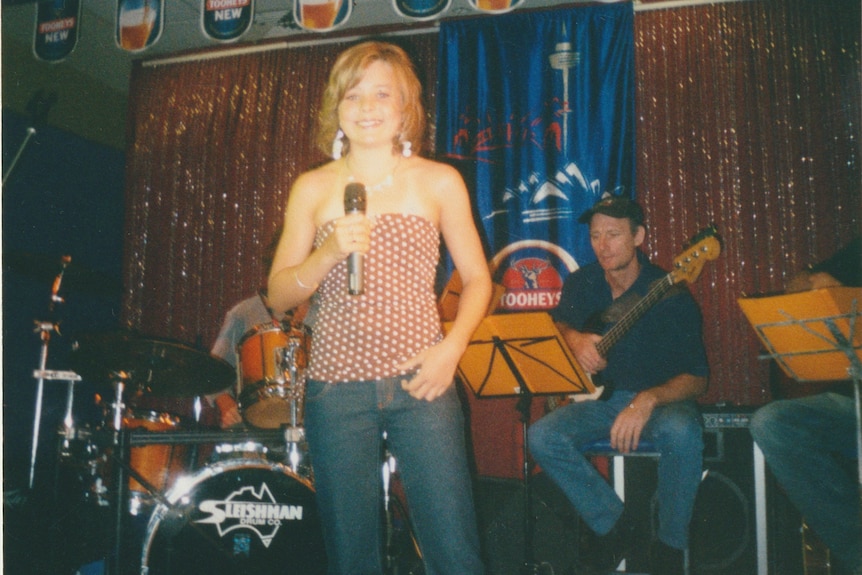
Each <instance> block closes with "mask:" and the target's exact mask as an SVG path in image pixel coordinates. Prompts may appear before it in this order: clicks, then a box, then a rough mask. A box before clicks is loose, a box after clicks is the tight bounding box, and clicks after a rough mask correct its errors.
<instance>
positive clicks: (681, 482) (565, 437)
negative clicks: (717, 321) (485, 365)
mask: <svg viewBox="0 0 862 575" xmlns="http://www.w3.org/2000/svg"><path fill="white" fill-rule="evenodd" d="M634 396H635V394H634V392H627V391H616V392H614V394H613V395H612V396H611V397H610V399H608V400H607V401H585V402H581V403H571V404H569V405H566V406H563V407H560V408H558V409H556V410H555V411H552V412H551V413H549V414H548V415H546V416H544V417H543V418H542V419H540V420H539V421H537V422H536V423H534V424H533V425H532V426H531V427H530V429H529V431H528V435H527V441H528V445H529V447H530V453H531V454H532V456H533V458H534V459H535V460H536V462H537V463H538V464H539V465H540V466H541V467H542V469H544V471H545V473H547V474H548V477H550V478H551V479H552V480H553V481H554V483H556V484H557V485H558V486H559V487H560V489H562V491H563V493H565V494H566V497H568V499H569V501H571V503H572V505H573V506H574V507H575V509H576V510H577V512H578V514H579V515H580V516H581V519H583V521H584V522H585V523H586V524H587V526H588V527H589V528H590V529H592V530H593V531H594V532H595V533H597V534H599V535H604V534H606V533H608V532H609V531H610V530H611V529H612V528H613V526H614V524H615V523H616V522H617V520H618V519H619V518H620V516H621V515H622V513H623V508H624V505H623V502H622V501H620V498H619V497H618V496H617V494H616V493H615V492H614V490H613V488H612V487H611V486H610V484H609V483H608V482H607V480H606V479H605V478H604V477H602V475H601V474H600V473H599V472H598V471H597V470H596V468H595V466H594V465H593V464H592V463H591V462H590V460H589V459H588V458H587V457H586V456H585V455H584V453H583V452H582V451H581V449H582V447H583V446H584V445H585V444H588V443H589V442H591V441H595V440H599V439H605V438H607V437H608V435H609V434H610V429H611V425H613V422H614V420H615V419H616V417H617V414H618V413H619V412H620V411H621V410H622V409H625V407H626V406H627V405H628V404H629V403H630V402H631V400H632V399H633V398H634ZM641 439H642V440H649V441H651V442H652V443H653V444H654V445H655V447H656V449H657V451H658V452H659V453H661V457H660V458H659V461H658V507H659V514H658V515H659V529H658V538H659V539H660V540H661V541H662V542H664V543H665V544H667V545H669V546H671V547H674V548H676V549H685V548H687V547H688V527H689V523H690V522H691V516H692V512H693V509H694V499H695V496H696V495H697V490H698V486H699V485H700V481H701V474H702V470H703V420H702V418H701V415H700V412H699V410H698V408H697V405H696V404H695V403H694V402H679V403H673V404H669V405H664V406H660V407H657V408H656V409H655V410H654V411H653V413H652V417H650V420H649V422H648V423H647V425H646V427H645V428H644V430H643V432H642V434H641Z"/></svg>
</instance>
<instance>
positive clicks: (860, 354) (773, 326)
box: [738, 287, 862, 381]
mask: <svg viewBox="0 0 862 575" xmlns="http://www.w3.org/2000/svg"><path fill="white" fill-rule="evenodd" d="M738 301H739V306H740V307H741V308H742V311H743V313H744V314H745V315H746V317H747V318H748V321H749V322H750V323H751V326H752V327H753V328H754V330H755V332H757V336H758V338H760V341H761V343H763V345H764V347H765V348H766V349H767V351H768V353H769V357H772V358H774V359H775V360H776V362H777V363H778V365H779V366H781V369H782V370H783V371H784V372H785V373H786V374H787V375H788V376H789V377H791V378H793V379H795V380H796V381H829V380H839V379H850V378H851V374H850V372H849V369H850V367H851V362H853V363H855V362H858V361H859V360H860V359H862V322H860V321H855V319H856V318H857V317H858V316H859V314H858V312H856V311H855V309H854V306H855V305H856V304H855V303H854V302H859V303H860V304H862V288H851V287H834V288H823V289H816V290H810V291H803V292H798V293H792V294H785V295H776V296H767V297H750V298H740V299H739V300H738ZM851 330H852V333H851ZM854 356H855V357H854Z"/></svg>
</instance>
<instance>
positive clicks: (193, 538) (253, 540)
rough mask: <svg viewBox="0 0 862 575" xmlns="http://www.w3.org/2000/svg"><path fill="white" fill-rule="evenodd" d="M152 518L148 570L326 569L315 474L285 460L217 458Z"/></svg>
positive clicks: (319, 572)
mask: <svg viewBox="0 0 862 575" xmlns="http://www.w3.org/2000/svg"><path fill="white" fill-rule="evenodd" d="M166 497H167V500H168V501H169V502H170V504H171V505H170V506H168V505H166V504H164V503H162V504H159V505H158V506H157V507H156V509H155V510H154V511H153V514H152V516H151V517H150V521H149V524H148V525H147V530H146V534H145V536H144V541H143V548H142V552H141V573H142V574H146V575H199V574H200V573H207V574H208V575H210V574H211V575H221V574H224V575H228V574H231V575H238V574H248V575H270V574H272V575H275V574H278V575H324V574H325V573H326V552H325V549H324V543H323V532H322V526H321V521H320V517H319V515H318V513H317V506H316V502H315V495H314V488H313V486H312V484H311V481H309V480H308V479H304V478H301V477H299V476H297V475H296V474H294V473H293V472H292V471H291V470H290V469H289V468H287V467H285V466H284V465H282V464H280V463H270V462H266V461H264V460H260V459H257V460H252V459H240V460H234V461H223V462H217V463H212V464H210V465H208V466H206V467H204V468H202V469H201V470H200V471H198V472H197V473H196V474H195V475H193V476H188V477H184V478H180V479H179V480H178V481H177V483H176V484H175V485H174V487H173V488H172V489H171V490H170V491H169V492H168V493H167V495H166Z"/></svg>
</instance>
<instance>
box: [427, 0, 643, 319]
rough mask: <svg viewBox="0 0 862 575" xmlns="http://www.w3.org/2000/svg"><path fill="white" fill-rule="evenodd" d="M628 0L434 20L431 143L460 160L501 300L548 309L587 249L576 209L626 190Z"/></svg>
mask: <svg viewBox="0 0 862 575" xmlns="http://www.w3.org/2000/svg"><path fill="white" fill-rule="evenodd" d="M633 22H634V18H633V11H632V6H631V4H629V3H621V4H611V5H599V6H587V7H574V8H567V9H561V10H550V11H536V12H529V13H512V14H506V15H502V16H497V17H494V18H480V19H474V20H467V19H465V20H461V21H451V22H442V23H441V25H440V43H439V46H440V49H439V50H440V52H439V58H438V66H439V68H438V78H439V88H438V90H439V91H438V95H437V106H438V109H437V151H438V153H439V154H440V155H441V156H443V157H445V158H448V159H449V160H450V161H452V163H454V164H456V165H459V164H460V167H461V168H462V173H463V174H464V176H465V179H466V180H467V185H468V187H469V188H471V190H472V191H473V194H474V195H475V197H474V202H475V203H476V207H477V211H478V215H479V217H480V218H481V220H482V225H483V228H484V230H483V231H484V232H485V235H486V238H487V242H488V246H489V248H490V250H491V252H492V254H493V257H492V267H493V268H494V270H495V278H494V279H495V281H497V282H498V283H501V284H502V285H503V286H504V287H505V288H506V293H505V294H504V295H503V296H502V300H501V302H500V309H503V310H513V311H514V310H519V311H520V310H529V309H549V308H552V307H554V306H555V305H556V303H557V301H558V300H559V291H560V287H561V286H562V281H563V280H564V279H565V276H566V275H568V274H569V273H571V272H572V271H574V270H575V269H577V268H578V267H580V266H581V265H583V264H584V263H587V262H589V261H593V260H594V259H595V256H594V254H593V251H592V248H591V246H590V241H589V230H588V227H587V226H585V225H583V224H579V223H578V222H577V219H578V217H579V216H580V215H581V214H582V213H583V212H584V211H585V210H586V209H588V208H589V207H590V206H592V205H593V203H595V202H596V201H597V200H598V199H600V198H601V197H602V196H603V195H607V194H615V195H620V194H622V195H627V196H629V197H633V196H634V181H635V180H634V178H635V155H634V143H635V142H634V139H635V117H634V33H633Z"/></svg>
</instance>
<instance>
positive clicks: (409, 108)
mask: <svg viewBox="0 0 862 575" xmlns="http://www.w3.org/2000/svg"><path fill="white" fill-rule="evenodd" d="M377 61H381V62H386V63H387V64H389V65H390V66H392V70H393V71H394V73H395V77H396V78H397V81H398V84H399V88H400V90H401V101H402V104H403V108H402V117H403V122H402V127H401V133H400V134H399V135H398V137H396V139H395V141H393V142H392V146H393V148H396V149H397V148H400V146H401V143H402V142H411V144H412V146H413V148H412V149H413V152H414V153H416V154H418V153H419V152H420V151H421V148H422V143H423V138H424V136H425V108H424V106H423V105H422V84H421V83H420V82H419V78H418V77H417V76H416V71H415V69H414V67H413V62H411V60H410V57H409V56H408V55H407V53H406V52H405V51H404V50H403V49H402V48H400V47H398V46H396V45H394V44H389V43H387V42H378V41H371V42H363V43H362V44H357V45H355V46H352V47H350V48H348V49H347V50H345V51H344V52H342V53H341V54H340V55H339V56H338V59H336V61H335V64H334V65H333V66H332V70H331V71H330V73H329V81H328V82H327V84H326V88H325V90H324V92H323V101H322V103H321V106H320V112H319V114H318V117H317V124H318V127H317V147H318V148H319V149H320V150H322V151H323V153H324V154H326V155H329V154H330V153H331V151H332V142H333V140H334V139H335V134H336V133H337V132H338V128H339V125H338V105H339V104H340V103H341V100H342V99H343V98H344V94H345V93H346V92H347V91H348V90H349V89H351V88H352V87H354V86H355V85H356V84H358V83H359V81H360V80H361V79H362V75H363V74H364V73H365V70H366V69H367V68H368V66H370V65H371V64H372V63H373V62H377ZM344 144H345V146H344V153H345V154H346V153H347V151H348V150H349V146H350V142H349V141H348V140H347V138H346V137H345V138H344Z"/></svg>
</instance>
